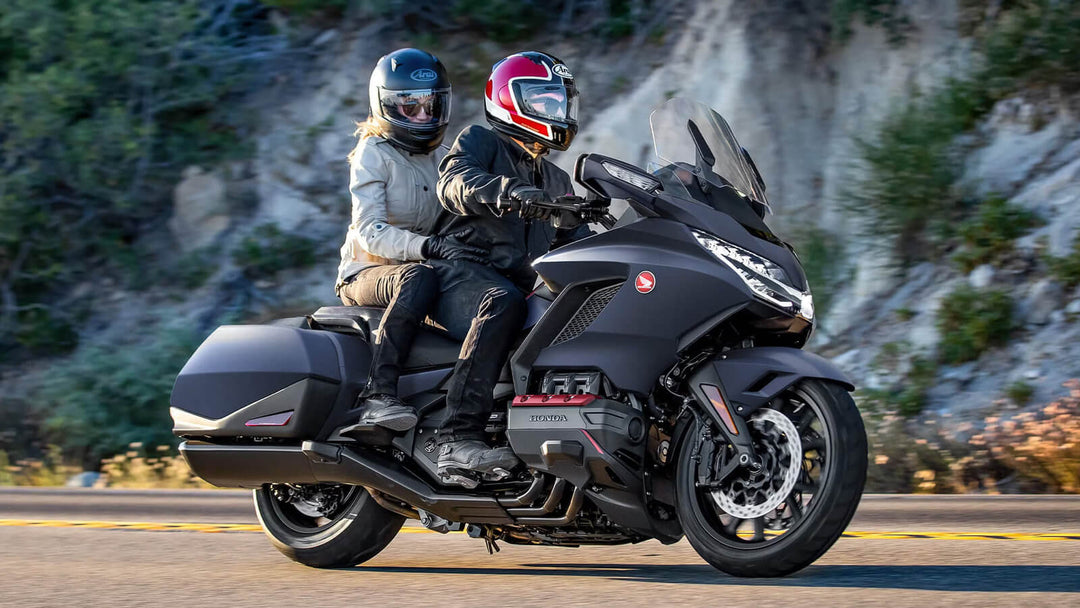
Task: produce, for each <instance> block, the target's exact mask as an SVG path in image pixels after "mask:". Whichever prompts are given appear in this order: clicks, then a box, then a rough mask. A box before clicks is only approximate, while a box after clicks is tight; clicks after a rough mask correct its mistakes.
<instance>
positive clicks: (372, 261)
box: [335, 49, 488, 436]
mask: <svg viewBox="0 0 1080 608" xmlns="http://www.w3.org/2000/svg"><path fill="white" fill-rule="evenodd" d="M368 97H369V105H370V112H371V114H370V116H369V117H368V119H367V121H365V122H363V123H361V124H360V125H358V127H359V128H358V129H357V131H356V134H357V135H358V136H359V138H360V139H359V142H357V144H356V148H355V149H353V151H352V153H351V154H350V155H349V174H350V180H349V191H350V192H351V193H352V223H351V224H350V225H349V230H348V233H347V235H346V237H345V244H344V245H343V246H342V247H341V265H340V267H339V268H338V278H337V283H336V286H335V291H336V292H337V294H338V295H339V296H340V297H341V300H342V302H344V303H345V304H346V305H349V306H382V307H385V308H386V312H385V313H384V314H383V318H382V322H381V324H380V326H379V330H378V333H377V336H376V338H375V346H374V349H373V353H372V361H371V370H370V379H369V380H368V384H367V387H366V388H365V389H364V391H363V392H362V393H361V399H362V403H361V404H360V408H361V410H360V412H359V416H360V419H361V420H362V422H363V423H366V424H377V425H379V426H383V427H386V428H389V429H392V430H395V431H404V430H407V429H409V428H412V426H413V425H415V424H416V412H415V411H414V410H413V409H412V408H411V407H410V406H408V405H406V404H405V403H403V402H402V401H401V400H400V399H399V398H398V394H397V384H398V376H399V375H400V372H401V366H402V364H403V363H404V361H405V359H406V357H407V355H408V353H409V349H410V348H411V346H412V343H413V339H414V338H415V336H416V332H417V329H418V328H419V325H420V324H421V323H422V322H423V321H424V318H425V317H426V316H427V314H428V312H429V311H430V310H431V308H432V305H433V304H434V302H435V299H436V298H437V297H438V295H439V286H438V279H437V277H436V275H435V273H434V272H433V271H432V269H431V267H430V266H427V265H425V264H423V263H421V262H422V261H423V260H433V259H447V260H468V261H470V262H477V263H483V262H485V261H486V257H487V255H488V252H487V250H485V249H483V248H480V247H475V246H472V245H468V244H466V243H465V242H464V239H465V238H466V237H467V235H468V234H469V233H470V231H471V229H468V228H466V227H462V228H461V229H457V230H450V231H448V232H445V233H444V234H443V235H438V236H429V235H430V234H431V232H432V230H433V229H434V227H435V226H436V222H437V221H438V219H439V216H440V215H441V214H442V213H443V209H442V207H440V206H439V202H438V200H437V199H436V196H435V187H436V180H437V175H438V171H437V168H438V165H439V162H440V161H441V160H442V158H443V156H444V155H445V153H446V151H445V147H440V144H441V143H442V139H443V135H444V133H445V131H446V126H447V124H448V123H449V120H450V79H449V78H448V77H447V75H446V70H445V68H444V67H443V64H442V63H441V62H439V60H438V59H437V58H435V56H434V55H431V54H430V53H426V52H424V51H420V50H417V49H400V50H397V51H394V52H393V53H390V54H388V55H386V56H385V57H383V58H381V59H380V60H379V62H378V64H376V66H375V70H374V71H373V72H372V74H371V81H370V84H369V88H368ZM359 426H360V425H359V424H356V425H353V426H351V427H348V428H346V429H343V430H342V433H343V434H345V435H346V436H352V435H354V434H355V433H357V432H358V427H359Z"/></svg>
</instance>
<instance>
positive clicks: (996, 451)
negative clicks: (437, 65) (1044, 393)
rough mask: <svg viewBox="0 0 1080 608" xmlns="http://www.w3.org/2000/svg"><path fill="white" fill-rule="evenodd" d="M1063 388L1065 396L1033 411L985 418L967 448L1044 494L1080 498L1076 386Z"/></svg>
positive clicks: (1079, 410) (1078, 389)
mask: <svg viewBox="0 0 1080 608" xmlns="http://www.w3.org/2000/svg"><path fill="white" fill-rule="evenodd" d="M1066 386H1067V387H1069V394H1068V396H1066V397H1064V398H1062V399H1060V400H1058V401H1054V402H1052V403H1050V404H1049V405H1046V406H1043V407H1042V408H1040V409H1038V410H1035V411H1028V412H1023V413H1020V414H1016V415H1014V416H1009V417H992V418H987V419H986V428H985V430H984V431H983V433H982V434H980V435H976V436H975V437H972V439H971V444H972V446H974V447H975V448H976V450H983V451H985V452H988V453H989V456H990V458H992V459H994V460H996V461H998V462H1000V463H1001V464H1003V465H1005V466H1007V467H1009V468H1011V469H1013V470H1015V471H1016V472H1017V473H1019V474H1020V475H1022V476H1025V477H1029V478H1031V479H1034V480H1037V481H1039V482H1041V483H1042V484H1045V486H1046V489H1047V490H1048V491H1050V492H1064V493H1073V494H1075V493H1077V492H1080V381H1077V380H1070V381H1069V382H1068V383H1066Z"/></svg>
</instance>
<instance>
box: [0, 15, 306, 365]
mask: <svg viewBox="0 0 1080 608" xmlns="http://www.w3.org/2000/svg"><path fill="white" fill-rule="evenodd" d="M285 42H286V41H285V40H284V38H282V37H281V36H279V35H277V34H276V33H275V32H274V29H273V27H272V25H271V24H270V23H269V21H268V9H267V7H266V6H264V5H262V4H260V3H259V2H256V1H255V0H248V1H244V0H240V1H236V0H148V1H145V2H126V1H124V0H98V1H95V2H88V1H77V2H69V1H62V0H10V1H8V2H5V3H3V6H2V7H0V146H2V150H3V152H2V154H3V161H2V162H0V353H3V355H0V356H3V357H5V358H9V359H10V358H12V357H14V356H16V355H19V356H27V355H41V354H48V353H52V352H58V351H64V350H67V349H70V348H72V347H74V346H75V345H76V344H77V342H78V334H77V332H76V331H75V327H76V326H77V324H78V322H79V321H80V320H81V319H82V318H84V316H85V314H86V313H87V312H88V304H87V302H86V301H85V300H84V299H79V298H74V297H71V295H70V294H71V291H72V290H71V289H70V288H71V286H72V284H73V283H75V282H78V281H81V280H85V277H89V276H93V277H95V278H96V279H97V280H100V279H101V278H102V277H105V276H120V277H123V276H125V275H128V276H131V275H137V276H138V277H139V279H140V280H141V282H145V277H146V276H150V275H152V274H153V272H148V270H150V269H148V268H147V263H148V262H149V261H152V260H153V258H154V256H153V255H152V252H153V251H155V250H160V249H162V247H161V244H160V243H146V242H144V240H143V239H142V238H141V237H142V235H143V233H144V232H145V231H147V230H148V229H152V228H153V227H155V226H157V225H159V224H160V223H161V220H162V218H163V217H164V216H165V215H166V214H167V212H168V210H169V204H170V192H171V188H172V186H173V184H175V182H176V180H177V178H178V176H179V174H180V171H181V169H183V168H184V167H185V166H187V165H191V164H198V163H206V162H210V163H212V162H217V161H220V160H221V159H223V158H227V157H229V156H230V155H233V154H246V153H247V151H246V150H245V147H244V146H243V145H242V144H241V142H242V140H243V138H244V137H245V135H246V134H247V129H248V128H249V125H247V124H246V123H245V121H244V117H243V116H242V115H241V114H240V113H239V112H236V111H230V110H229V108H231V107H235V104H234V103H226V100H229V99H230V98H231V97H233V96H238V95H240V94H241V93H242V92H243V91H246V90H248V89H249V88H250V87H252V86H255V85H256V84H259V80H258V78H259V77H260V76H259V75H260V74H261V73H263V70H261V66H263V65H264V64H265V62H266V61H268V60H270V59H274V58H279V57H280V56H281V54H282V53H284V52H285V50H286V49H285ZM159 238H160V237H159ZM192 280H193V281H194V280H195V278H193V279H192ZM136 282H139V281H136Z"/></svg>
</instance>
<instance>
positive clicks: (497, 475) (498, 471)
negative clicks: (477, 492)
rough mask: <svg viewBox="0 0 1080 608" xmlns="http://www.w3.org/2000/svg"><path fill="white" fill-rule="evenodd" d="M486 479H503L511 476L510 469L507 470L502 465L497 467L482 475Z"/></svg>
mask: <svg viewBox="0 0 1080 608" xmlns="http://www.w3.org/2000/svg"><path fill="white" fill-rule="evenodd" d="M480 478H481V479H483V480H484V481H502V480H504V479H509V478H510V471H507V470H506V469H504V468H501V467H495V469H494V470H493V471H491V472H490V473H484V474H483V475H481V476H480Z"/></svg>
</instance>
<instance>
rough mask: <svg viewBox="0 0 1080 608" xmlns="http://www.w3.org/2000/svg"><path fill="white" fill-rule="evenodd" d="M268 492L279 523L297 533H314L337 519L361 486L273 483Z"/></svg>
mask: <svg viewBox="0 0 1080 608" xmlns="http://www.w3.org/2000/svg"><path fill="white" fill-rule="evenodd" d="M268 494H269V498H270V500H269V503H270V506H271V508H272V509H273V511H274V514H275V515H276V516H277V519H278V520H279V521H281V523H282V524H284V525H285V526H286V527H288V528H289V529H291V530H292V531H293V532H296V533H299V534H316V533H318V532H322V531H324V530H327V529H329V528H330V527H331V526H333V525H334V524H336V523H337V522H338V521H340V520H341V519H342V518H343V517H344V516H345V515H346V514H347V513H348V512H349V510H350V509H351V508H352V506H353V505H354V504H355V503H356V501H357V500H359V499H360V498H361V497H362V495H363V489H362V488H361V487H359V486H347V485H341V484H318V485H299V484H274V485H271V486H270V487H269V490H268Z"/></svg>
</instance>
